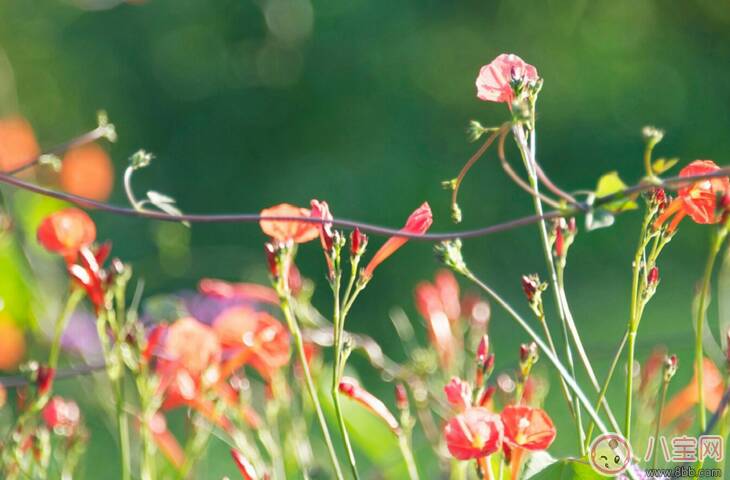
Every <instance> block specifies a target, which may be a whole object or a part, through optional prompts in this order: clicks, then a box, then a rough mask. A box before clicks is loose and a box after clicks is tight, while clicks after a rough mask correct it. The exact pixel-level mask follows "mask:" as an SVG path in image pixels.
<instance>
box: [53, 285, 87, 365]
mask: <svg viewBox="0 0 730 480" xmlns="http://www.w3.org/2000/svg"><path fill="white" fill-rule="evenodd" d="M83 297H84V291H83V290H81V289H80V288H76V289H74V290H73V292H71V295H69V297H68V299H67V300H66V305H65V306H64V307H63V310H62V311H61V314H60V315H59V316H58V319H57V320H56V325H55V328H54V331H53V341H52V342H51V351H50V353H49V355H48V366H49V367H51V368H53V369H54V370H55V369H56V367H57V366H58V357H59V355H60V353H61V337H62V336H63V331H64V329H65V328H66V322H67V321H68V318H69V317H70V316H71V314H72V313H73V311H74V310H76V306H77V305H78V304H79V301H81V299H82V298H83Z"/></svg>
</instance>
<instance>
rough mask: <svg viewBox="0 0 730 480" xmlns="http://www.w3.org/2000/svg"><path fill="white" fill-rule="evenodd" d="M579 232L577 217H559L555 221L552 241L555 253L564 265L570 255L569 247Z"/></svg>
mask: <svg viewBox="0 0 730 480" xmlns="http://www.w3.org/2000/svg"><path fill="white" fill-rule="evenodd" d="M577 233H578V227H577V226H576V223H575V218H573V217H571V218H569V219H567V220H566V219H565V218H562V217H561V218H558V219H555V220H554V221H553V226H552V230H551V232H550V242H551V244H552V248H553V255H554V256H555V259H556V260H557V261H558V264H559V265H560V266H562V267H564V266H565V260H566V258H567V257H568V249H569V248H570V246H571V245H572V244H573V240H575V235H576V234H577Z"/></svg>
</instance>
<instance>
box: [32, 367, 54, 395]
mask: <svg viewBox="0 0 730 480" xmlns="http://www.w3.org/2000/svg"><path fill="white" fill-rule="evenodd" d="M55 376H56V369H55V368H51V367H47V366H45V365H40V366H39V367H38V370H37V372H36V385H37V386H38V395H40V396H42V395H45V394H46V393H49V392H50V391H51V387H52V386H53V379H54V378H55Z"/></svg>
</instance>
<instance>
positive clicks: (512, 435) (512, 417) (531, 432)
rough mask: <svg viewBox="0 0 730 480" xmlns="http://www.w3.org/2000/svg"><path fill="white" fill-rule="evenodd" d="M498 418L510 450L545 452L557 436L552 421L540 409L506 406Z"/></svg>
mask: <svg viewBox="0 0 730 480" xmlns="http://www.w3.org/2000/svg"><path fill="white" fill-rule="evenodd" d="M500 417H501V418H502V423H503V424H504V441H505V442H506V443H507V444H508V445H509V446H510V447H512V448H524V449H526V450H533V451H534V450H545V449H546V448H548V447H549V446H550V444H551V443H553V440H555V436H556V435H557V431H556V430H555V425H553V421H552V420H551V419H550V417H549V416H548V414H547V413H546V412H545V411H544V410H542V409H540V408H533V407H528V406H526V405H508V406H506V407H505V408H504V410H502V414H501V415H500Z"/></svg>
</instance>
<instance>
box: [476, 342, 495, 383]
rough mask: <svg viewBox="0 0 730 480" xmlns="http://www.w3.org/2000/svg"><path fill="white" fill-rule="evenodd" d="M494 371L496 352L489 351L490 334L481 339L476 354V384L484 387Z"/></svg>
mask: <svg viewBox="0 0 730 480" xmlns="http://www.w3.org/2000/svg"><path fill="white" fill-rule="evenodd" d="M493 371H494V354H493V353H491V352H490V351H489V336H488V335H486V334H485V335H484V336H483V337H482V338H481V340H479V345H478V346H477V354H476V382H475V383H476V386H477V388H482V387H483V386H484V383H485V382H486V381H487V380H488V379H489V377H490V376H491V375H492V372H493Z"/></svg>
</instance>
